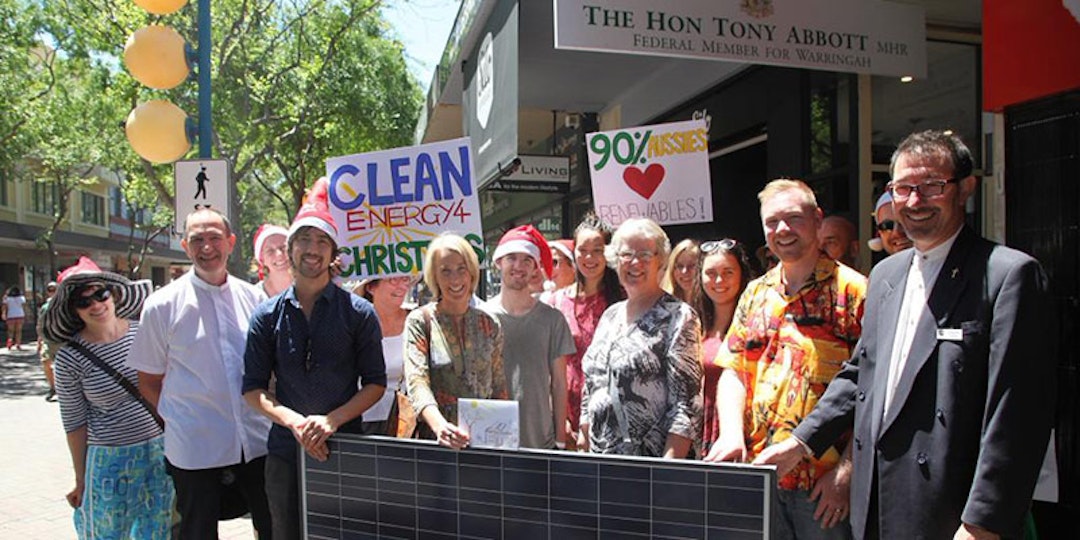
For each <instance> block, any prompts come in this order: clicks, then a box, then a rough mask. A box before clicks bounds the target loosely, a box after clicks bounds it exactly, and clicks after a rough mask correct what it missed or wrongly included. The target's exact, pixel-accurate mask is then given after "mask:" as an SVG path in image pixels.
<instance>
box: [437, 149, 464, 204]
mask: <svg viewBox="0 0 1080 540" xmlns="http://www.w3.org/2000/svg"><path fill="white" fill-rule="evenodd" d="M458 154H460V155H461V170H458V169H457V168H455V167H454V160H453V159H452V158H451V157H450V154H448V153H446V152H439V165H441V166H442V170H443V194H445V195H447V197H448V198H449V197H452V196H453V195H450V194H451V193H453V192H454V190H453V189H451V187H450V178H449V177H450V176H453V177H454V182H456V183H457V185H458V187H460V188H461V194H462V195H472V183H471V182H469V179H470V178H472V175H471V174H469V147H468V146H459V147H458Z"/></svg>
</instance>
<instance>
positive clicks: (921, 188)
mask: <svg viewBox="0 0 1080 540" xmlns="http://www.w3.org/2000/svg"><path fill="white" fill-rule="evenodd" d="M959 181H960V179H959V178H947V179H945V180H927V181H925V182H923V183H921V184H892V183H890V184H889V186H888V187H889V192H890V193H892V196H893V199H898V200H904V199H907V198H908V197H910V196H911V193H912V192H916V193H918V194H919V195H920V196H922V197H923V198H928V197H937V196H939V195H941V194H942V193H945V186H947V185H949V184H952V183H954V182H959Z"/></svg>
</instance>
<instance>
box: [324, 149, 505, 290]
mask: <svg viewBox="0 0 1080 540" xmlns="http://www.w3.org/2000/svg"><path fill="white" fill-rule="evenodd" d="M326 175H327V178H329V179H330V213H331V214H332V215H333V216H334V221H335V222H336V223H337V227H338V237H337V242H338V246H339V247H340V249H341V259H342V262H343V263H344V268H345V269H344V272H343V273H342V277H344V278H346V279H348V278H365V277H388V276H399V275H409V274H418V273H420V272H422V271H423V264H424V254H425V253H426V251H427V245H428V243H429V242H430V241H431V240H432V239H433V238H435V237H436V236H438V235H439V234H441V233H442V232H444V231H450V232H454V233H457V234H460V235H461V236H464V237H465V239H466V240H468V241H469V243H470V244H471V245H472V247H473V250H474V251H475V252H476V254H477V256H478V257H480V260H481V261H483V260H484V257H483V254H484V241H483V232H482V227H481V225H480V203H479V200H478V199H477V195H476V183H475V178H474V177H473V153H472V145H471V144H470V142H469V139H468V138H462V139H456V140H452V141H443V142H438V143H432V144H426V145H423V146H412V147H406V148H397V149H394V150H384V151H380V152H371V153H367V154H355V155H351V156H343V157H336V158H331V159H329V160H327V162H326Z"/></svg>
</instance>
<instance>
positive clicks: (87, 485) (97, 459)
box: [42, 257, 174, 539]
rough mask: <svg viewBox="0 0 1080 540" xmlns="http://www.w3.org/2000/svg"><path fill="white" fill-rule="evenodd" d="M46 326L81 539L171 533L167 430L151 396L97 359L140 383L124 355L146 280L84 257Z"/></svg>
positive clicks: (63, 279)
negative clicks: (146, 398) (53, 347)
mask: <svg viewBox="0 0 1080 540" xmlns="http://www.w3.org/2000/svg"><path fill="white" fill-rule="evenodd" d="M57 281H58V282H59V290H58V291H57V293H56V297H54V298H53V300H52V301H51V302H50V303H49V307H48V308H47V309H46V310H45V313H44V320H43V322H42V331H43V332H44V334H45V337H46V339H49V340H51V341H53V342H55V343H59V344H61V345H62V346H61V347H60V349H59V350H58V351H57V352H56V359H55V366H54V369H55V377H56V394H57V397H58V398H59V401H60V416H61V419H62V421H63V424H64V431H65V432H67V442H68V448H69V450H70V451H71V460H72V465H73V466H74V469H75V488H74V489H72V490H71V492H70V493H68V494H67V500H68V503H69V504H70V505H71V506H72V508H74V509H75V515H74V521H75V531H76V533H77V534H78V536H79V538H140V539H142V538H163V539H164V538H168V537H169V529H170V525H171V509H172V505H173V504H172V501H173V493H174V491H173V486H172V480H171V479H170V478H169V476H168V475H167V474H166V472H165V459H164V443H163V438H162V430H161V427H159V425H158V422H157V420H155V418H154V416H153V414H152V413H151V412H150V410H149V408H148V406H147V405H146V404H145V402H142V401H140V400H139V399H138V398H137V397H136V396H135V395H134V394H133V393H131V392H129V391H128V390H126V389H125V388H124V387H123V386H122V385H121V384H120V382H119V381H118V380H117V379H116V378H115V377H114V376H113V375H112V374H110V373H109V372H108V371H107V370H105V369H103V368H102V367H99V365H98V364H97V363H95V360H94V359H93V358H92V357H97V358H98V359H100V361H101V362H103V363H105V364H106V365H108V366H110V367H111V368H112V369H113V370H115V372H116V373H118V374H119V375H120V376H122V377H123V378H125V379H127V380H128V381H129V382H131V384H132V385H137V384H138V379H137V375H136V372H135V370H133V369H131V368H129V367H127V365H126V364H127V357H128V353H129V351H130V350H131V344H132V341H133V340H134V337H135V332H136V330H137V329H138V326H139V323H138V321H137V320H135V319H136V318H137V317H138V315H139V312H140V311H141V310H142V304H143V301H144V300H145V299H146V297H147V296H149V294H150V292H151V291H152V290H153V287H152V285H151V284H150V282H149V281H135V282H133V281H130V280H128V279H127V278H125V277H123V276H121V275H118V274H114V273H111V272H103V271H102V270H101V269H100V268H99V267H98V266H97V265H96V264H94V262H93V261H91V260H90V259H88V258H86V257H81V258H80V259H79V262H78V263H76V264H75V265H74V266H72V267H70V268H68V269H67V270H64V271H63V272H61V273H60V276H59V279H58V280H57Z"/></svg>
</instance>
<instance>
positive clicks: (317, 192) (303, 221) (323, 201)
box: [287, 176, 337, 244]
mask: <svg viewBox="0 0 1080 540" xmlns="http://www.w3.org/2000/svg"><path fill="white" fill-rule="evenodd" d="M329 193H330V181H329V180H327V179H326V177H325V176H324V177H322V178H319V179H318V180H316V181H315V185H313V186H311V190H310V191H308V194H307V197H306V198H305V200H304V204H303V205H302V206H300V211H299V212H297V213H296V219H293V222H292V225H291V226H290V227H289V235H288V238H287V240H292V238H293V236H295V235H296V232H297V231H299V230H300V229H302V228H304V227H315V228H316V229H319V230H320V231H322V232H324V233H326V235H327V236H329V237H330V238H331V239H333V240H334V243H335V244H337V225H335V224H334V216H332V215H330V196H329Z"/></svg>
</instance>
